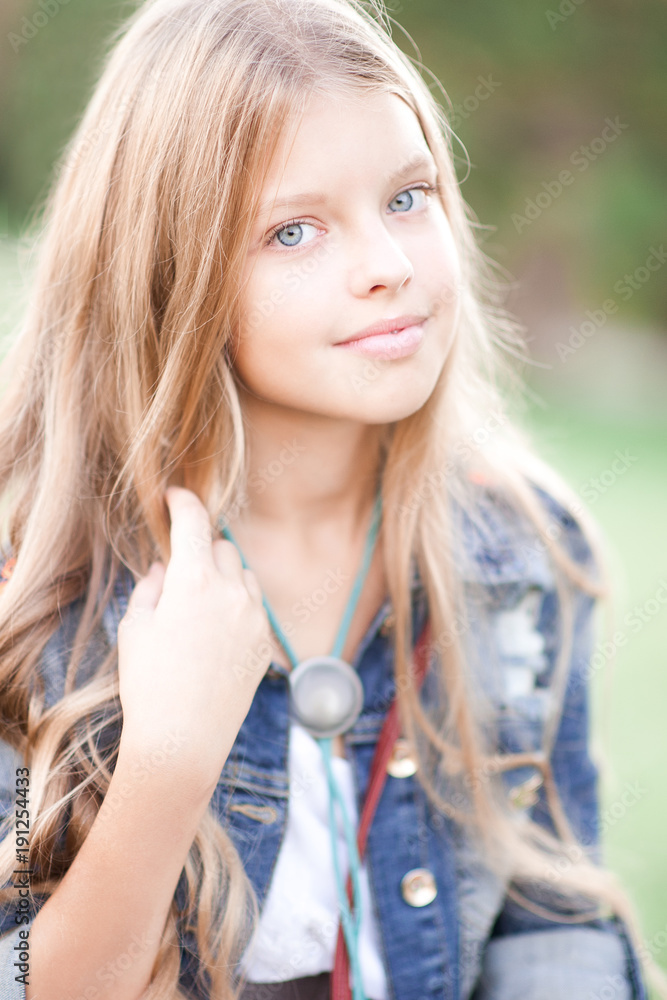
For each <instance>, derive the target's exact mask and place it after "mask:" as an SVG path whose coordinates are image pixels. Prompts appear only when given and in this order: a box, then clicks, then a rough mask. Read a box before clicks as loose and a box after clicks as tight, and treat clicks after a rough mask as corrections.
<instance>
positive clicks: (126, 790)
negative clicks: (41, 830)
mask: <svg viewBox="0 0 667 1000" xmlns="http://www.w3.org/2000/svg"><path fill="white" fill-rule="evenodd" d="M148 750H149V748H148V747H144V746H141V747H139V746H137V745H128V744H127V743H124V741H123V740H122V739H121V744H120V750H119V755H118V761H117V764H116V769H115V771H114V774H113V778H112V780H111V783H110V785H109V790H108V792H107V795H106V797H105V799H104V802H103V803H102V806H101V808H100V811H99V813H98V815H97V818H96V819H95V822H94V823H93V825H92V827H91V829H90V833H89V834H88V836H87V838H86V840H85V841H84V843H83V845H82V847H81V849H80V850H79V852H78V854H77V856H76V858H75V859H74V861H73V862H72V865H71V867H70V868H69V870H68V871H67V874H66V875H65V876H64V878H63V880H62V882H61V884H60V885H59V887H58V888H57V890H56V891H55V892H54V893H53V895H52V896H51V897H50V898H49V899H48V900H47V901H46V903H44V905H43V907H42V909H41V910H40V911H39V913H38V914H37V916H36V917H35V919H34V921H33V923H32V926H31V928H30V935H29V941H30V948H29V951H30V975H29V985H28V986H27V987H26V992H25V997H26V1000H37V998H39V1000H46V998H48V1000H68V998H70V997H79V996H81V997H84V996H94V997H99V998H100V1000H101V998H104V1000H138V998H139V997H141V995H142V993H143V991H144V990H145V989H146V987H147V986H148V984H149V982H150V979H151V972H152V968H153V963H154V961H155V957H156V955H157V952H158V948H159V944H160V939H161V936H162V932H163V929H164V925H165V922H166V919H167V916H168V913H169V908H170V905H171V902H172V899H173V896H174V893H175V891H176V885H177V883H178V879H179V876H180V873H181V870H182V868H183V865H184V863H185V859H186V856H187V853H188V851H189V849H190V845H191V843H192V841H193V839H194V836H195V833H196V831H197V827H198V825H199V822H200V820H201V818H202V815H203V813H204V811H205V809H206V807H207V805H208V802H209V800H210V798H211V795H212V794H213V791H214V789H215V784H214V783H213V784H212V785H211V786H209V787H203V786H202V784H201V782H198V781H197V780H196V775H194V774H190V773H189V771H188V769H187V768H179V766H178V765H175V766H174V765H172V764H170V763H168V764H167V765H163V766H161V767H160V768H155V769H153V773H151V774H150V775H149V778H148V780H145V781H143V782H142V783H137V779H136V768H137V765H138V764H139V762H140V761H141V760H142V759H145V757H146V756H148V757H150V753H148V754H147V751H148ZM128 958H129V959H130V961H129V963H128ZM95 991H96V992H95ZM9 995H10V996H12V994H11V993H10V994H9ZM15 995H16V996H20V995H21V994H15Z"/></svg>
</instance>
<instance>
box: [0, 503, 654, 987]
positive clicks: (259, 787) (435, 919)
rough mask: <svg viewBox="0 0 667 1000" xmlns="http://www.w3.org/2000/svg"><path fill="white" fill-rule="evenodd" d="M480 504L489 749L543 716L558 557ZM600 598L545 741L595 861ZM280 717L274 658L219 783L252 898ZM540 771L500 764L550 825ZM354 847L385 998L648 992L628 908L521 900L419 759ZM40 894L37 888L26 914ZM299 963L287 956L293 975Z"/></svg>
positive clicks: (357, 663) (377, 705) (118, 608)
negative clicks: (426, 894)
mask: <svg viewBox="0 0 667 1000" xmlns="http://www.w3.org/2000/svg"><path fill="white" fill-rule="evenodd" d="M535 489H536V491H537V494H538V496H539V498H540V500H541V501H542V503H543V504H544V505H545V507H546V510H547V512H548V514H549V516H550V518H551V519H552V523H553V524H555V525H556V526H557V531H558V532H559V538H560V541H562V542H564V544H565V545H566V547H567V548H568V549H569V551H570V552H571V553H572V554H573V555H574V556H575V558H576V559H577V560H578V561H579V562H580V563H582V564H584V565H589V564H590V551H589V549H588V547H587V545H586V543H585V541H584V539H583V536H582V535H581V532H580V529H579V527H578V526H577V524H576V522H575V521H574V520H573V519H572V518H571V517H570V515H569V514H568V513H567V512H566V511H565V509H564V508H563V507H562V506H561V505H560V504H559V503H557V502H556V501H555V499H554V498H553V497H551V496H550V495H549V494H547V493H545V492H544V491H542V490H541V489H538V488H537V487H535ZM480 512H481V517H480V518H475V519H472V518H471V517H470V516H469V515H468V514H467V513H465V512H464V511H461V510H458V508H455V516H456V517H457V522H456V523H457V532H456V537H457V538H458V539H459V540H460V551H458V553H457V559H458V564H459V572H460V577H461V579H462V581H463V584H464V589H465V594H466V600H467V602H468V611H469V616H470V620H471V621H472V623H473V624H472V627H469V628H468V629H467V630H466V632H465V635H464V636H463V641H464V643H465V646H466V650H467V662H469V664H470V670H471V672H472V673H473V674H474V673H475V672H477V671H478V672H479V673H478V674H477V679H478V681H479V687H480V690H481V691H482V692H483V697H484V700H485V704H486V708H485V710H486V711H487V713H488V722H489V725H492V726H493V732H494V733H495V734H496V736H495V740H496V749H497V751H498V752H500V753H505V752H515V751H516V752H518V751H522V750H538V749H539V748H540V747H541V745H542V739H543V736H544V732H545V729H546V727H547V725H548V719H549V717H550V714H549V713H550V705H551V696H552V691H551V686H550V685H551V679H552V671H553V667H554V663H555V658H556V653H557V651H558V642H559V639H558V631H557V626H558V601H557V595H556V591H555V583H554V579H553V576H552V570H551V568H550V564H549V562H548V560H547V558H546V555H545V552H544V549H543V546H542V545H541V544H540V543H539V541H537V540H536V539H535V537H534V536H531V535H529V534H526V536H525V539H524V541H523V542H522V543H521V544H519V543H518V542H517V538H516V537H515V535H513V534H511V533H510V531H509V518H510V515H509V513H508V512H507V511H506V510H505V509H504V508H503V507H502V506H501V505H500V504H498V503H497V502H496V501H494V499H493V496H492V495H489V496H487V495H486V494H485V495H484V497H483V498H481V499H480ZM411 587H412V628H413V636H414V637H415V638H416V637H417V636H419V634H420V633H421V630H422V627H423V625H424V623H425V621H426V617H427V604H426V595H425V589H424V587H423V585H422V582H421V580H420V578H419V574H418V572H417V568H416V565H415V563H414V562H413V572H412V580H411ZM131 589H132V577H131V575H130V574H129V572H127V573H125V574H122V575H121V576H120V577H119V579H118V582H117V585H116V588H115V592H114V595H113V598H112V600H111V601H110V602H109V604H108V606H107V608H106V609H105V612H104V617H103V622H102V625H101V627H100V628H101V631H100V634H99V635H96V637H95V641H94V642H93V643H92V644H91V653H90V655H89V657H88V661H87V662H88V667H87V669H88V671H89V672H92V670H93V669H94V666H95V664H96V663H97V662H99V657H100V656H101V655H103V653H104V651H106V650H107V649H108V648H109V645H110V644H113V643H115V641H116V635H117V628H118V622H119V620H120V618H121V617H122V616H123V614H124V613H125V610H126V608H127V601H128V598H129V594H130V592H131ZM81 603H82V601H81V600H79V601H76V602H74V603H73V604H72V605H71V606H70V607H69V609H65V613H64V614H63V622H62V625H61V626H60V628H59V629H58V630H57V632H56V633H55V634H54V635H53V636H52V637H51V639H50V640H49V643H48V644H47V646H46V648H45V650H44V653H43V656H42V661H41V670H42V674H43V676H44V679H45V687H46V701H47V704H53V703H54V702H55V701H57V700H58V699H59V698H60V697H62V692H63V685H64V674H65V667H66V663H67V653H68V648H69V647H68V644H69V643H70V642H71V637H72V636H73V634H74V630H75V627H76V621H77V613H78V612H79V611H80V607H81ZM593 607H594V601H593V599H592V598H590V597H589V596H588V595H586V594H584V593H583V592H582V591H577V597H576V618H575V632H574V640H573V646H572V653H571V657H570V668H569V675H568V682H567V691H566V696H565V702H564V708H563V712H562V715H561V717H560V719H559V720H558V718H557V719H556V722H557V725H556V730H555V740H554V743H553V748H552V750H551V752H550V754H549V758H550V761H551V765H552V769H553V774H554V779H555V782H556V786H557V788H558V791H559V794H560V796H561V799H562V802H563V805H564V808H565V812H566V815H567V817H568V820H569V822H570V824H571V826H572V828H573V830H574V831H575V833H576V834H577V835H578V837H579V838H580V839H581V842H582V843H583V844H584V845H586V847H587V849H588V851H589V853H590V855H591V856H592V857H593V858H594V859H595V860H597V861H600V847H599V816H598V787H597V786H598V774H597V770H596V767H595V765H594V764H593V762H592V760H591V758H590V756H589V750H588V736H589V729H588V727H589V714H588V684H587V667H588V664H589V661H590V656H591V651H592V643H593V614H592V612H593ZM390 612H391V607H390V604H389V601H388V600H387V601H386V602H385V604H384V605H383V607H382V608H381V609H380V610H379V611H378V613H377V614H376V616H375V618H374V620H373V621H372V623H371V625H370V626H369V628H368V630H367V632H366V635H365V636H364V638H363V640H362V642H361V643H360V645H359V647H358V650H357V654H356V657H355V660H354V663H353V666H354V668H355V669H356V670H357V672H358V674H359V677H360V678H361V680H362V683H363V688H364V704H363V709H362V711H361V714H360V715H359V718H358V719H357V721H356V723H355V724H354V726H353V727H352V729H351V730H349V731H348V732H347V733H346V734H345V737H344V739H345V746H346V754H347V756H348V758H349V759H350V761H351V764H352V769H353V775H354V781H355V786H356V791H357V797H358V798H357V804H358V808H359V812H360V813H361V809H362V806H363V798H364V795H365V791H366V787H367V783H368V777H369V770H370V765H371V760H372V758H373V754H374V751H375V746H376V743H377V740H378V736H379V733H380V730H381V727H382V724H383V721H384V717H385V714H386V712H387V709H388V707H389V705H390V703H391V700H392V698H393V696H394V693H395V685H394V680H393V662H392V650H391V642H390V638H389V635H388V628H389V622H387V626H383V623H384V622H385V620H387V619H388V616H389V615H390ZM434 655H437V654H434ZM85 676H86V673H85V671H84V674H83V677H85ZM83 677H82V678H81V680H82V679H83ZM435 681H436V678H435V675H434V671H432V670H431V671H429V673H428V674H427V676H426V679H425V681H424V688H423V694H422V697H423V698H424V699H425V700H426V701H427V700H428V699H433V698H435V697H437V694H436V685H435ZM289 723H290V714H289V685H288V680H287V674H286V671H285V670H284V669H283V668H282V667H280V666H279V665H278V664H275V663H274V664H272V666H271V668H270V669H269V670H268V671H267V673H266V674H265V675H264V677H263V678H262V681H261V682H260V684H259V686H258V688H257V691H256V694H255V697H254V699H253V702H252V704H251V707H250V710H249V712H248V715H247V717H246V719H245V720H244V722H243V725H242V726H241V729H240V731H239V733H238V736H237V738H236V741H235V743H234V745H233V747H232V750H231V752H230V755H229V757H228V759H227V761H226V763H225V765H224V768H223V770H222V773H221V775H220V779H219V782H218V785H217V787H216V789H215V792H214V794H213V797H212V807H213V809H214V810H215V812H216V814H217V815H218V817H219V819H220V821H221V822H222V824H223V825H224V826H225V828H226V829H227V830H228V832H229V834H230V836H231V837H232V839H233V842H234V844H235V846H236V848H237V850H238V852H239V854H240V856H241V859H242V861H243V864H244V867H245V870H246V872H247V874H248V876H249V878H250V880H251V882H252V884H253V886H254V889H255V891H256V894H257V898H258V901H259V905H260V910H261V907H262V905H263V903H264V900H265V898H266V894H267V890H268V887H269V882H270V879H271V874H272V872H273V869H274V866H275V863H276V859H277V856H278V852H279V850H280V845H281V841H282V838H283V835H284V832H285V825H286V819H287V801H288V793H289V785H288V773H287V760H288V739H289ZM0 750H1V751H2V752H0V810H1V814H2V816H3V817H7V822H8V824H10V825H9V826H8V827H5V829H6V830H7V829H9V831H10V832H9V833H8V834H6V835H8V836H10V837H11V836H13V826H12V825H11V818H10V817H11V816H12V815H13V809H14V773H15V771H14V769H15V767H16V766H20V764H21V763H22V761H20V760H19V759H17V757H16V754H15V753H14V751H12V750H11V749H10V748H9V747H8V746H7V744H4V743H1V744H0ZM537 774H538V770H537V768H535V767H532V766H522V767H519V768H514V769H513V770H509V771H505V772H503V773H502V774H501V775H500V777H499V778H498V779H497V780H499V781H501V782H502V787H503V790H504V791H503V794H505V792H506V794H507V795H508V797H509V798H510V800H511V802H512V803H513V809H514V810H515V811H516V814H517V821H520V818H521V816H522V815H523V816H527V815H530V816H532V818H534V819H535V820H536V821H537V822H539V823H541V824H543V825H544V826H546V827H547V828H548V829H550V830H553V829H554V828H553V824H552V821H551V818H550V815H549V811H548V809H547V806H546V798H545V795H544V789H543V787H541V786H540V785H539V781H538V782H537V783H536V780H535V779H536V775H537ZM365 858H366V861H367V864H368V872H369V880H370V886H371V893H372V896H373V903H374V907H375V916H376V919H377V922H378V928H379V931H380V937H381V945H382V958H383V961H384V963H385V969H386V973H387V982H388V988H389V994H390V997H391V1000H514V998H517V1000H518V998H521V1000H584V998H586V1000H608V998H613V1000H646V996H647V994H646V987H645V984H644V982H643V980H642V976H641V972H640V966H639V961H638V956H637V954H636V952H635V950H634V948H633V946H632V944H631V942H630V939H629V935H628V933H627V929H626V928H625V926H624V924H623V923H622V921H620V920H619V919H618V918H617V917H613V918H599V919H595V920H591V921H589V922H588V923H585V924H581V923H579V924H574V925H573V924H571V923H570V924H564V923H563V922H559V921H555V920H547V919H546V918H543V917H539V916H536V915H535V914H534V913H533V912H532V911H531V910H529V909H527V908H524V907H521V906H520V905H519V904H518V903H517V902H515V901H514V900H512V899H510V898H509V897H508V895H507V891H506V890H507V883H506V881H505V880H503V879H502V878H501V877H500V876H499V875H497V874H495V873H494V872H492V871H491V869H490V867H489V866H488V865H487V864H486V863H485V860H484V858H483V857H482V856H481V854H480V853H479V852H478V851H477V850H476V849H475V847H474V846H473V843H472V842H471V840H470V838H469V837H467V836H466V835H465V832H464V830H463V828H462V826H461V825H460V824H457V823H456V822H455V821H454V820H452V819H451V818H449V817H448V816H445V815H442V814H441V813H439V812H438V813H436V812H435V811H434V810H433V807H432V806H431V804H430V803H429V801H428V799H427V798H426V796H425V794H424V792H423V790H422V788H421V786H420V785H419V782H418V781H417V779H416V777H415V776H407V777H402V776H401V777H398V776H389V775H388V776H387V780H386V784H385V787H384V790H383V793H382V796H381V798H380V801H379V803H378V807H377V812H376V815H375V818H374V820H373V824H372V826H371V829H370V832H369V837H368V845H367V849H366V856H365ZM415 868H425V869H428V870H429V872H430V873H431V874H432V876H433V878H434V879H435V884H436V887H437V894H436V896H435V898H434V899H433V900H432V902H430V903H428V904H427V905H425V906H416V905H410V903H409V902H407V901H406V899H405V898H404V896H403V894H402V891H401V879H402V878H403V876H404V875H405V874H406V873H407V872H409V871H411V870H412V869H415ZM183 891H184V882H183V878H181V881H180V882H179V884H178V887H177V898H180V899H182V898H183V897H182V893H183ZM526 895H528V893H527V892H526ZM535 900H536V901H539V897H535ZM42 902H43V900H40V899H36V900H35V909H34V910H33V912H32V916H33V918H34V915H35V913H36V912H37V910H38V909H39V906H40V905H41V904H42ZM14 918H15V908H11V909H9V910H6V911H5V912H2V913H0V1000H25V988H24V987H23V986H22V985H21V984H20V983H17V982H16V981H15V975H16V971H15V968H14V965H13V963H14V961H15V958H14V956H15V954H16V952H15V951H14V950H13V949H14V946H15V945H16V944H17V943H18V940H19V939H18V934H19V930H20V928H19V927H17V926H16V924H15V919H14ZM181 941H182V950H181V980H180V981H181V986H182V988H183V989H184V990H185V991H190V994H191V995H192V996H193V997H197V998H198V1000H207V997H206V994H205V993H204V992H202V990H201V988H195V986H194V970H195V968H196V953H195V944H194V941H193V940H192V939H190V938H188V937H187V936H186V935H185V934H183V935H182V937H181ZM299 975H300V973H299V970H298V968H295V970H294V973H293V976H292V977H291V978H298V977H299Z"/></svg>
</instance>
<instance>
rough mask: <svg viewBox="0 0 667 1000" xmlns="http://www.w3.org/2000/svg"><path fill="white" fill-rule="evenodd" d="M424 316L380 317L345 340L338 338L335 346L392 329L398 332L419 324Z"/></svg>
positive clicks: (388, 331) (391, 330) (390, 331)
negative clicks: (377, 320)
mask: <svg viewBox="0 0 667 1000" xmlns="http://www.w3.org/2000/svg"><path fill="white" fill-rule="evenodd" d="M425 319H426V316H393V317H390V318H389V319H381V320H380V321H379V322H378V323H372V324H371V325H370V326H367V327H365V328H364V329H363V330H359V331H358V332H357V333H352V334H350V336H349V337H346V338H345V340H339V341H337V343H336V346H339V345H340V344H349V343H351V342H352V341H357V340H365V339H366V337H376V336H378V335H379V334H383V333H393V332H394V331H398V332H400V331H401V330H405V329H406V327H408V326H419V324H420V323H423V322H424V321H425Z"/></svg>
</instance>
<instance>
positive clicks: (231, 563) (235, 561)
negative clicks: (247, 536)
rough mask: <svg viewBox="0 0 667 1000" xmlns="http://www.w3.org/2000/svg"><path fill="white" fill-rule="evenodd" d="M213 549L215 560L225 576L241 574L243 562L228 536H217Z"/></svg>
mask: <svg viewBox="0 0 667 1000" xmlns="http://www.w3.org/2000/svg"><path fill="white" fill-rule="evenodd" d="M212 551H213V561H214V562H215V565H216V566H217V568H218V569H219V570H220V572H221V573H222V574H223V575H224V576H234V575H235V576H241V573H242V572H243V563H242V561H241V556H240V555H239V551H238V549H237V548H236V546H235V545H234V543H233V542H230V541H228V539H226V538H216V540H215V541H214V542H213V548H212Z"/></svg>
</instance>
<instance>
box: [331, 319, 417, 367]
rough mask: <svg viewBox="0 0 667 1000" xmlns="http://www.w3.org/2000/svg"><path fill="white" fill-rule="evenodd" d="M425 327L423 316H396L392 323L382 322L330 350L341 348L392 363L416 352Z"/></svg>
mask: <svg viewBox="0 0 667 1000" xmlns="http://www.w3.org/2000/svg"><path fill="white" fill-rule="evenodd" d="M425 323H426V317H424V316H400V317H397V318H396V319H393V320H383V321H382V322H380V323H375V324H374V326H369V327H366V329H365V330H362V331H361V335H359V334H355V335H354V336H353V337H351V338H350V339H349V340H342V341H340V342H339V343H338V344H334V347H342V348H343V349H345V350H348V351H354V352H355V353H356V354H364V355H366V356H367V357H370V358H382V359H384V360H386V361H395V360H396V359H398V358H405V357H408V356H409V355H410V354H414V353H415V351H418V350H419V348H420V347H421V345H422V342H423V340H424V324H425Z"/></svg>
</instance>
